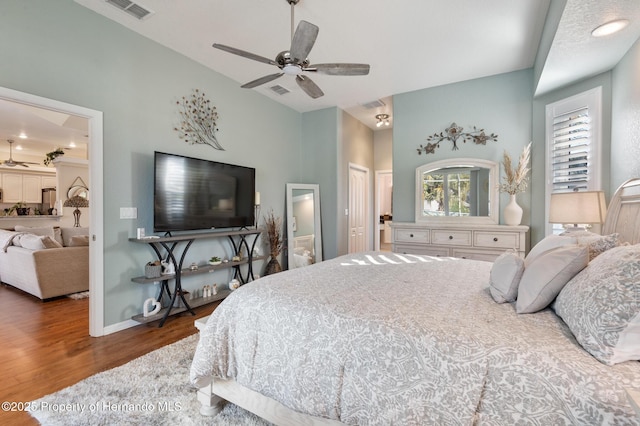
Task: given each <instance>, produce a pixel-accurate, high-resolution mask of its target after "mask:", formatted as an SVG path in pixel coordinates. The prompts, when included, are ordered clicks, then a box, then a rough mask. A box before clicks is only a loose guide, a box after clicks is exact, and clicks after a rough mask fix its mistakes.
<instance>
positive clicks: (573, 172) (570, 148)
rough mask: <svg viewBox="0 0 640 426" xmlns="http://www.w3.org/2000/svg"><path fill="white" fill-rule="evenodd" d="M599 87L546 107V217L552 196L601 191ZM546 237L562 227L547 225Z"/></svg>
mask: <svg viewBox="0 0 640 426" xmlns="http://www.w3.org/2000/svg"><path fill="white" fill-rule="evenodd" d="M601 99H602V89H601V88H600V87H598V88H596V89H592V90H589V91H587V92H584V93H581V94H578V95H575V96H572V97H570V98H567V99H563V100H561V101H558V102H555V103H553V104H549V105H547V107H546V129H547V130H546V133H547V137H546V139H547V149H546V157H547V161H546V164H547V168H546V180H547V190H546V213H547V214H546V216H545V217H549V216H548V212H549V198H550V197H551V194H552V193H556V192H570V191H576V190H577V191H595V190H599V189H601V188H600V166H601V165H600V162H601V159H600V158H601V156H600V139H601V131H600V128H601V112H600V111H601ZM546 231H547V232H546V233H547V234H550V233H557V232H560V231H562V225H559V224H550V223H547V230H546Z"/></svg>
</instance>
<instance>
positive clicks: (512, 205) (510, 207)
mask: <svg viewBox="0 0 640 426" xmlns="http://www.w3.org/2000/svg"><path fill="white" fill-rule="evenodd" d="M509 197H510V199H509V203H508V204H507V205H506V206H505V207H504V212H503V214H504V223H505V224H507V225H509V226H517V225H520V222H521V221H522V207H520V206H519V205H518V203H517V202H516V194H510V195H509Z"/></svg>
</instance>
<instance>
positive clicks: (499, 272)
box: [489, 252, 524, 303]
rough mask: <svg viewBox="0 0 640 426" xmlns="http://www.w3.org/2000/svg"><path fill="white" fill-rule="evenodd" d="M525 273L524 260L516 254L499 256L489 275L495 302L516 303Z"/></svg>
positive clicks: (506, 253)
mask: <svg viewBox="0 0 640 426" xmlns="http://www.w3.org/2000/svg"><path fill="white" fill-rule="evenodd" d="M523 272H524V259H523V258H521V257H520V256H518V255H517V254H516V253H512V252H505V253H503V254H501V255H500V256H498V258H497V259H496V260H495V262H493V266H492V267H491V273H490V274H489V290H490V291H491V297H493V300H495V301H496V302H498V303H505V302H514V301H515V300H516V297H517V296H518V284H520V278H522V273H523Z"/></svg>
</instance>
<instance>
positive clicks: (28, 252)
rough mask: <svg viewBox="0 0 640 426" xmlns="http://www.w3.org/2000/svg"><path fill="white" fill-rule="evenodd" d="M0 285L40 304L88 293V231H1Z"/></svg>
mask: <svg viewBox="0 0 640 426" xmlns="http://www.w3.org/2000/svg"><path fill="white" fill-rule="evenodd" d="M0 281H2V282H3V283H5V284H8V285H11V286H13V287H16V288H19V289H20V290H23V291H25V292H27V293H30V294H32V295H34V296H36V297H38V298H40V299H42V300H44V299H49V298H52V297H57V296H64V295H67V294H71V293H77V292H81V291H86V290H89V229H88V228H59V227H39V228H28V227H24V226H16V227H15V230H13V231H9V230H4V229H0Z"/></svg>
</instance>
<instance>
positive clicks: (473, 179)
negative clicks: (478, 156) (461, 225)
mask: <svg viewBox="0 0 640 426" xmlns="http://www.w3.org/2000/svg"><path fill="white" fill-rule="evenodd" d="M488 181H489V173H488V170H487V169H480V168H477V167H463V168H447V169H440V170H438V171H437V172H435V173H429V172H427V173H424V174H423V179H422V182H423V183H422V185H423V203H424V206H423V214H424V215H425V216H487V215H488V214H489V211H488V195H489V194H488V188H487V187H488Z"/></svg>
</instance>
